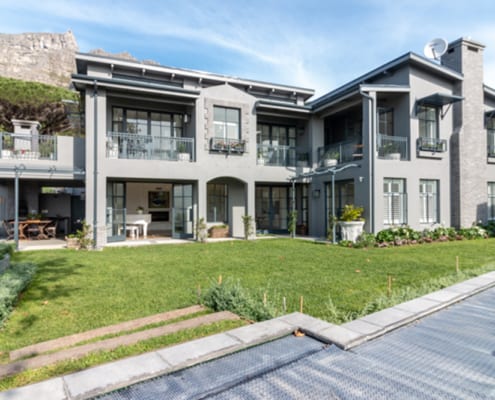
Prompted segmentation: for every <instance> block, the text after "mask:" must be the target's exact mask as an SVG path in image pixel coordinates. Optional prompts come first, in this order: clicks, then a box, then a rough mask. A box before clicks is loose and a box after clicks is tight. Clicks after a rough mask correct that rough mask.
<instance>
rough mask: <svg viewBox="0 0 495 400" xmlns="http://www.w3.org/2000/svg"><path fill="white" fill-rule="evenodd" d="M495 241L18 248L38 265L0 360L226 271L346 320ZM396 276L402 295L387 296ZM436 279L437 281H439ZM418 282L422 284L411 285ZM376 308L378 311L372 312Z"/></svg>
mask: <svg viewBox="0 0 495 400" xmlns="http://www.w3.org/2000/svg"><path fill="white" fill-rule="evenodd" d="M494 245H495V239H487V240H472V241H458V242H448V243H433V244H427V245H416V246H403V247H397V248H384V249H380V248H372V249H351V248H345V247H339V246H333V245H328V244H317V243H313V242H308V241H303V240H288V239H270V240H258V241H232V242H222V243H207V244H200V243H196V244H189V245H162V246H146V247H133V248H124V247H122V248H106V249H104V250H103V251H99V252H82V251H74V250H45V251H33V252H22V253H17V254H15V256H14V258H15V260H16V261H22V262H33V263H36V264H38V271H37V274H36V276H35V278H34V279H33V281H32V282H31V285H30V286H29V288H28V289H27V290H26V291H25V292H24V293H23V294H22V296H21V298H20V300H19V302H18V304H17V306H16V309H15V311H14V312H13V313H12V314H11V316H10V317H9V319H8V320H7V322H6V323H5V324H4V326H3V327H2V328H1V329H0V349H1V352H3V353H1V352H0V363H1V362H4V363H5V362H7V361H8V351H10V350H12V349H16V348H20V347H23V346H26V345H29V344H33V343H37V342H41V341H45V340H49V339H53V338H56V337H61V336H65V335H69V334H73V333H77V332H82V331H86V330H89V329H94V328H98V327H101V326H107V325H111V324H115V323H118V322H122V321H127V320H131V319H135V318H140V317H144V316H148V315H152V314H156V313H160V312H164V311H168V310H174V309H177V308H181V307H186V306H189V305H192V304H195V303H197V302H198V288H200V290H201V291H202V292H203V293H204V292H206V290H207V289H208V288H210V287H211V286H212V282H214V281H216V280H217V279H218V277H219V276H220V275H221V276H222V279H223V280H233V281H236V282H237V281H239V284H241V285H242V287H243V288H244V289H246V290H247V291H249V293H250V295H251V296H253V297H258V298H260V299H261V298H263V295H264V293H266V296H267V297H268V301H269V303H270V306H272V305H273V304H276V303H278V304H280V306H279V311H280V308H281V299H282V297H286V299H287V312H292V311H297V310H299V298H300V296H304V312H305V313H307V314H310V315H313V316H315V317H320V318H324V319H325V318H327V319H332V318H336V319H337V320H339V319H340V320H345V318H347V316H348V315H352V314H354V315H355V314H359V312H361V311H362V310H363V308H364V307H365V306H368V307H369V306H370V304H371V306H372V307H375V306H377V305H380V304H385V305H386V306H388V305H389V302H390V301H393V300H394V299H396V300H397V301H400V300H401V299H403V298H404V296H405V295H407V294H408V293H410V292H412V293H420V292H421V291H422V290H424V289H425V288H426V289H429V288H435V287H436V286H435V285H437V286H438V284H440V285H441V284H442V282H449V283H450V282H452V277H453V278H454V280H455V279H456V273H455V271H456V256H459V260H460V268H461V270H462V271H463V272H465V273H463V274H459V275H458V278H459V279H463V278H464V279H465V278H466V277H467V276H469V274H471V273H482V272H484V271H487V270H491V269H495V246H494ZM388 276H392V277H393V295H392V297H393V299H392V300H391V299H390V298H389V297H388V296H386V294H387V282H388ZM432 282H433V283H434V284H432ZM411 288H413V289H411ZM370 311H373V310H370ZM244 323H245V322H243V321H224V322H221V323H216V324H212V325H208V326H204V327H200V328H196V329H191V330H187V331H183V332H179V333H176V334H173V335H168V336H164V337H161V338H155V339H150V340H147V341H144V342H141V343H138V344H136V345H132V346H125V347H121V348H118V349H116V350H113V351H106V352H98V353H92V354H89V355H87V356H86V357H84V358H82V359H79V360H71V361H66V362H61V363H58V364H55V365H53V366H49V367H44V368H40V369H36V370H28V371H25V372H23V373H20V374H17V375H15V376H12V377H8V378H5V379H3V380H0V390H6V389H9V388H12V387H16V386H21V385H25V384H28V383H33V382H37V381H40V380H43V379H47V378H50V377H53V376H58V375H62V374H65V373H69V372H74V371H77V370H81V369H84V368H87V367H89V366H93V365H97V364H101V363H104V362H108V361H112V360H116V359H119V358H122V357H126V356H130V355H134V354H140V353H143V352H145V351H151V350H154V349H157V348H161V347H164V346H167V345H171V344H175V343H179V342H182V341H187V340H191V339H193V338H197V337H202V336H206V335H209V334H213V333H216V332H221V331H225V330H228V329H231V328H234V327H237V326H240V325H242V324H244Z"/></svg>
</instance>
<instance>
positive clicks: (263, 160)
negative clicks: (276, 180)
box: [256, 157, 265, 165]
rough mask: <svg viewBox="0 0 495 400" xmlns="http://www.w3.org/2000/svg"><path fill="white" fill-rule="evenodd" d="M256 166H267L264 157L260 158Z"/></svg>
mask: <svg viewBox="0 0 495 400" xmlns="http://www.w3.org/2000/svg"><path fill="white" fill-rule="evenodd" d="M256 164H258V165H265V159H264V158H263V157H258V160H257V161H256Z"/></svg>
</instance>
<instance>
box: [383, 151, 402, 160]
mask: <svg viewBox="0 0 495 400" xmlns="http://www.w3.org/2000/svg"><path fill="white" fill-rule="evenodd" d="M385 159H386V160H399V161H400V153H388V154H385Z"/></svg>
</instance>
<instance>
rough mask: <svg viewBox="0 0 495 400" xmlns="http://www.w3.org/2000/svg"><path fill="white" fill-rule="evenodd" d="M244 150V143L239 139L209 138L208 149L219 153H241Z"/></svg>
mask: <svg viewBox="0 0 495 400" xmlns="http://www.w3.org/2000/svg"><path fill="white" fill-rule="evenodd" d="M245 150H246V143H245V142H244V140H239V139H224V138H211V139H210V151H215V152H219V153H229V154H230V153H234V154H242V153H244V151H245Z"/></svg>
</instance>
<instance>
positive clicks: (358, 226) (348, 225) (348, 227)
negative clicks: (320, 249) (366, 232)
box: [338, 221, 364, 242]
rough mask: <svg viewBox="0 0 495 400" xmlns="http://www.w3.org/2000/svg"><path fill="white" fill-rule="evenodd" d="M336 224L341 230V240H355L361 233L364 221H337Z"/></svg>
mask: <svg viewBox="0 0 495 400" xmlns="http://www.w3.org/2000/svg"><path fill="white" fill-rule="evenodd" d="M338 224H339V226H340V229H341V232H342V240H350V241H351V242H355V241H356V240H357V238H358V237H359V235H361V233H363V226H364V221H339V222H338Z"/></svg>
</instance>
